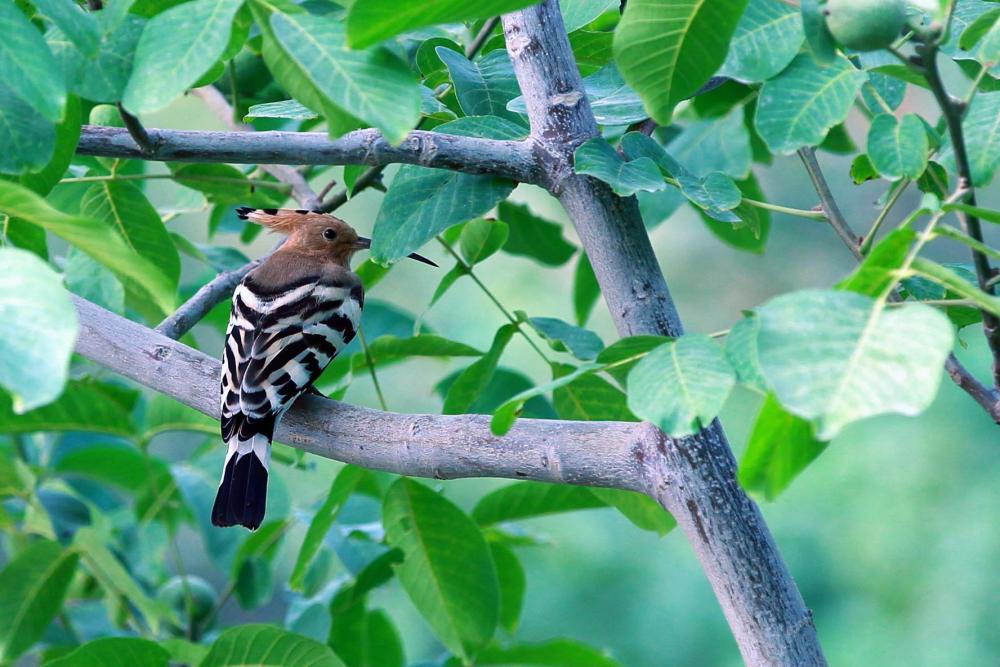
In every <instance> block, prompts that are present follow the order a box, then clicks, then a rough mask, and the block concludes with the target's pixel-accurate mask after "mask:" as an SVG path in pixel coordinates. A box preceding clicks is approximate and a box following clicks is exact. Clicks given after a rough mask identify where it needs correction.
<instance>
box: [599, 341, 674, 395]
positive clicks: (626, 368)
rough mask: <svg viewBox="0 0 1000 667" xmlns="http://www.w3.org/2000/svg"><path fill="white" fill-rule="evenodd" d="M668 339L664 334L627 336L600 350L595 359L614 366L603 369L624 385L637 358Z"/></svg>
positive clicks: (637, 361) (637, 360)
mask: <svg viewBox="0 0 1000 667" xmlns="http://www.w3.org/2000/svg"><path fill="white" fill-rule="evenodd" d="M669 340H670V339H669V338H667V337H666V336H651V335H643V336H629V337H628V338H621V339H619V340H617V341H615V342H614V343H612V344H611V345H609V346H608V347H606V348H605V349H604V351H603V352H601V354H600V355H598V357H597V361H598V363H600V364H604V365H605V366H612V365H613V366H614V368H605V369H604V371H605V372H606V373H608V375H610V376H612V377H613V378H615V379H616V380H617V381H618V383H619V384H621V385H623V386H624V385H625V384H626V379H627V378H628V374H629V373H630V372H631V371H632V369H633V368H635V365H636V364H637V363H639V359H641V358H642V357H644V356H645V355H646V354H647V353H649V352H650V351H651V350H653V349H654V348H657V347H659V346H661V345H663V344H664V343H666V342H668V341H669Z"/></svg>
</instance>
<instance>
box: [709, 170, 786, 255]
mask: <svg viewBox="0 0 1000 667" xmlns="http://www.w3.org/2000/svg"><path fill="white" fill-rule="evenodd" d="M735 185H736V186H737V187H738V188H739V190H740V194H741V195H742V196H743V197H744V199H743V200H742V201H741V202H740V204H739V206H737V207H736V208H734V209H732V214H733V215H735V216H736V217H737V218H739V219H740V222H739V223H736V224H733V223H729V222H721V221H719V220H718V218H719V217H720V215H718V213H716V214H715V215H714V216H713V215H710V214H709V212H708V211H707V210H704V209H699V210H698V213H699V215H701V219H702V222H704V223H705V225H706V226H707V227H708V229H709V231H711V232H712V233H713V234H715V236H716V237H718V238H719V239H721V240H722V241H723V242H724V243H727V244H729V245H731V246H732V247H734V248H737V249H739V250H743V251H746V252H752V253H754V254H758V255H759V254H763V253H764V248H765V246H766V245H767V239H768V237H769V236H770V233H771V212H770V211H768V210H767V209H764V208H758V207H756V206H752V205H750V204H748V203H747V199H753V200H755V201H767V196H766V195H765V194H764V191H763V190H761V188H760V184H759V183H758V182H757V177H756V176H755V175H754V174H753V173H752V172H751V174H750V176H749V177H747V178H746V179H744V180H742V181H738V182H737V183H736V184H735Z"/></svg>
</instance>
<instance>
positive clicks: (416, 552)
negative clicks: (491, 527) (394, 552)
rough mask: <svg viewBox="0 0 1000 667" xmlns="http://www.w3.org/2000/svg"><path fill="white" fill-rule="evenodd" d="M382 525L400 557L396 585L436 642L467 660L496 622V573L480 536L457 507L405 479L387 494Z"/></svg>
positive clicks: (498, 601)
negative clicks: (416, 610)
mask: <svg viewBox="0 0 1000 667" xmlns="http://www.w3.org/2000/svg"><path fill="white" fill-rule="evenodd" d="M382 520H383V523H384V525H385V531H386V538H387V540H388V542H389V544H390V545H392V546H394V547H396V548H398V549H400V550H401V551H402V552H403V562H402V563H401V564H400V565H399V567H398V569H397V570H396V576H397V577H398V578H399V582H400V583H401V584H402V585H403V588H404V589H405V590H406V592H407V594H408V595H409V596H410V599H411V600H412V601H413V604H414V605H415V606H416V607H417V609H419V610H420V612H421V614H422V615H423V616H424V618H425V619H426V620H427V622H428V624H429V625H430V626H431V629H432V630H433V631H434V633H435V634H436V635H437V637H438V639H440V640H441V642H442V643H443V644H444V645H445V646H446V647H448V649H449V650H451V651H452V652H453V653H455V654H456V655H457V656H459V657H461V658H462V659H463V660H467V661H468V660H471V659H472V658H473V657H474V656H475V655H476V653H477V652H478V651H479V650H480V649H482V648H483V647H484V646H485V645H486V644H487V642H489V640H490V638H491V637H492V636H493V633H494V632H495V631H496V626H497V623H498V621H499V609H500V607H499V605H500V591H499V583H498V581H497V573H496V567H495V566H494V565H493V558H492V556H491V555H490V551H489V547H488V546H487V544H486V540H485V539H484V538H483V536H482V533H481V532H480V531H479V529H478V528H477V527H476V524H475V523H473V522H472V520H471V519H469V518H468V517H467V516H466V515H465V514H464V513H463V512H462V511H461V510H460V509H459V508H458V507H456V506H455V505H453V504H452V503H451V502H449V501H447V500H445V499H444V498H443V497H442V496H441V495H439V494H437V493H435V492H434V491H431V490H430V489H428V488H427V487H426V486H424V485H423V484H419V483H417V482H414V481H413V480H410V479H405V478H404V479H400V480H398V481H397V482H396V483H395V484H393V485H392V487H390V488H389V490H388V491H387V492H386V497H385V504H384V507H383V518H382Z"/></svg>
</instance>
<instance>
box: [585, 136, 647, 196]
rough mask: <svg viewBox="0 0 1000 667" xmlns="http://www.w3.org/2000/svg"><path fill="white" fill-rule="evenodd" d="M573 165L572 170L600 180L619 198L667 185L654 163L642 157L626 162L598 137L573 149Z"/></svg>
mask: <svg viewBox="0 0 1000 667" xmlns="http://www.w3.org/2000/svg"><path fill="white" fill-rule="evenodd" d="M573 165H574V166H573V168H574V171H576V173H578V174H587V175H589V176H593V177H594V178H597V179H599V180H602V181H604V182H605V183H607V184H608V185H610V186H611V189H612V190H614V191H615V194H617V195H619V196H620V197H629V196H631V195H634V194H635V193H636V192H637V191H639V190H647V191H650V192H653V191H656V190H663V189H664V188H665V187H667V185H666V182H664V180H663V175H662V174H661V173H660V170H659V168H658V167H657V166H656V163H655V162H653V161H652V160H651V159H649V158H648V157H645V156H643V157H638V158H636V159H634V160H628V161H626V160H625V159H624V158H622V156H621V155H619V154H618V152H617V151H616V150H615V149H614V148H612V147H611V144H609V143H608V142H607V141H606V140H605V139H603V138H602V137H594V138H593V139H590V140H588V141H586V142H584V143H583V144H582V145H581V146H580V147H579V148H577V149H576V151H575V152H574V153H573Z"/></svg>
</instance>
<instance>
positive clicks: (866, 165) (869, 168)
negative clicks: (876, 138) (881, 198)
mask: <svg viewBox="0 0 1000 667" xmlns="http://www.w3.org/2000/svg"><path fill="white" fill-rule="evenodd" d="M876 178H878V170H877V169H876V168H875V165H874V164H872V160H871V158H870V157H868V155H866V154H865V153H861V154H860V155H858V156H857V157H856V158H854V161H853V162H851V180H852V181H854V184H855V185H861V184H862V183H866V182H868V181H871V180H874V179H876Z"/></svg>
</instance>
